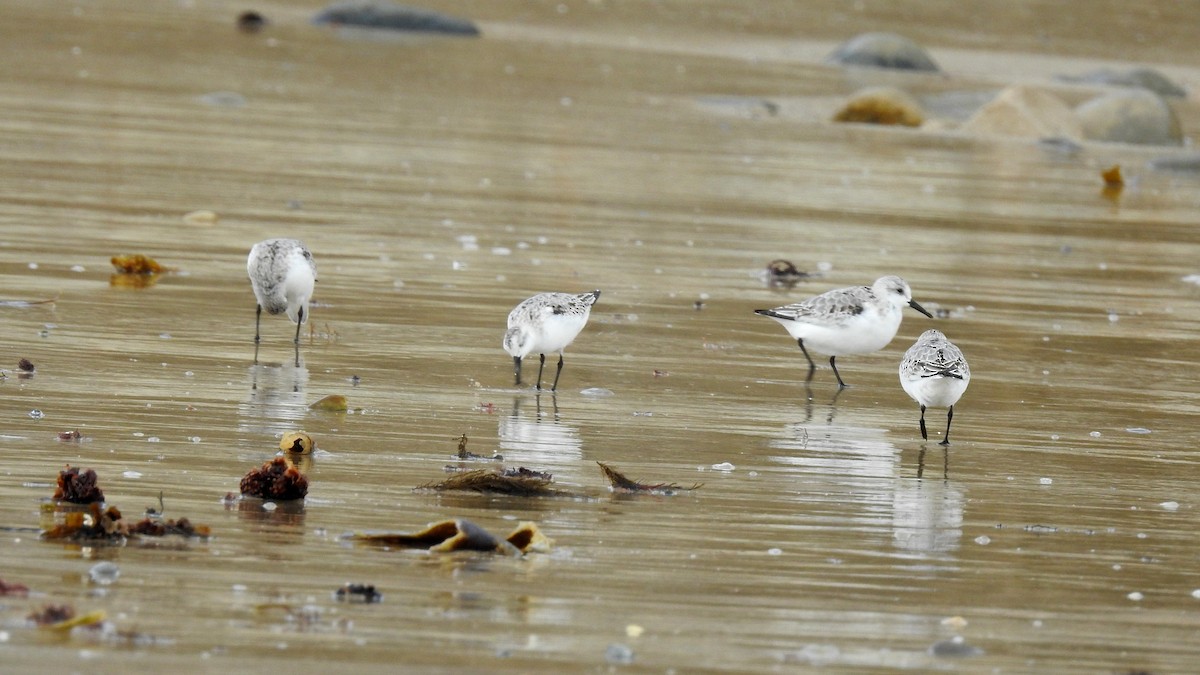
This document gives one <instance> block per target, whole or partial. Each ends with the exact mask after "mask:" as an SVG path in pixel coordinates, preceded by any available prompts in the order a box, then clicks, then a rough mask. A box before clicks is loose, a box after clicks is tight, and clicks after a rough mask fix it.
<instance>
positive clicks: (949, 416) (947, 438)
mask: <svg viewBox="0 0 1200 675" xmlns="http://www.w3.org/2000/svg"><path fill="white" fill-rule="evenodd" d="M952 419H954V406H950V410H949V411H948V412H947V413H946V436H945V437H944V438H943V439H942V442H941V443H940V444H939V445H950V420H952Z"/></svg>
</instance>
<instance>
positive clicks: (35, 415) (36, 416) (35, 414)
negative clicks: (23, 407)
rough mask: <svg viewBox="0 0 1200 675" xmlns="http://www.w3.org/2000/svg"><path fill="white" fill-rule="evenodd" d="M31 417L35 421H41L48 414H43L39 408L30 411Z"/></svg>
mask: <svg viewBox="0 0 1200 675" xmlns="http://www.w3.org/2000/svg"><path fill="white" fill-rule="evenodd" d="M29 416H30V417H32V418H33V419H35V420H40V419H42V418H43V417H45V416H46V413H44V412H42V411H41V410H38V409H37V408H34V409H33V410H30V411H29Z"/></svg>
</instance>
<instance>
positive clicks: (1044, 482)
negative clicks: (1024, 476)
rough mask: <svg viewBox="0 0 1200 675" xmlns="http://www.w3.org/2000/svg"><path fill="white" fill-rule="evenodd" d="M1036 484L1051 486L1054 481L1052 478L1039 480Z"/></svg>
mask: <svg viewBox="0 0 1200 675" xmlns="http://www.w3.org/2000/svg"><path fill="white" fill-rule="evenodd" d="M1038 483H1039V484H1041V485H1051V484H1052V483H1054V479H1053V478H1039V479H1038Z"/></svg>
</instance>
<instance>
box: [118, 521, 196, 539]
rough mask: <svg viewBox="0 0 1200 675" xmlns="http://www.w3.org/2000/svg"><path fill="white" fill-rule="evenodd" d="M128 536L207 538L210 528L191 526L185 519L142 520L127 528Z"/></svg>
mask: <svg viewBox="0 0 1200 675" xmlns="http://www.w3.org/2000/svg"><path fill="white" fill-rule="evenodd" d="M129 534H131V535H141V536H144V537H165V536H167V535H171V534H176V535H180V536H183V537H205V538H207V537H209V536H210V535H211V534H212V530H211V528H209V526H207V525H193V524H192V522H191V521H190V520H188V519H187V518H180V519H179V520H158V519H151V518H143V519H142V520H140V521H138V522H136V523H134V524H133V525H131V526H130V527H129Z"/></svg>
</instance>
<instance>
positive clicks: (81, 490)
mask: <svg viewBox="0 0 1200 675" xmlns="http://www.w3.org/2000/svg"><path fill="white" fill-rule="evenodd" d="M54 498H55V499H57V500H59V501H64V502H70V503H72V504H91V503H92V502H102V501H104V491H102V490H101V489H100V486H99V485H97V484H96V472H95V471H93V470H92V469H88V470H87V471H83V472H80V471H79V468H78V467H72V466H71V465H70V464H68V465H67V468H65V469H63V470H62V471H60V472H59V473H58V487H57V488H56V489H55V490H54Z"/></svg>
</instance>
